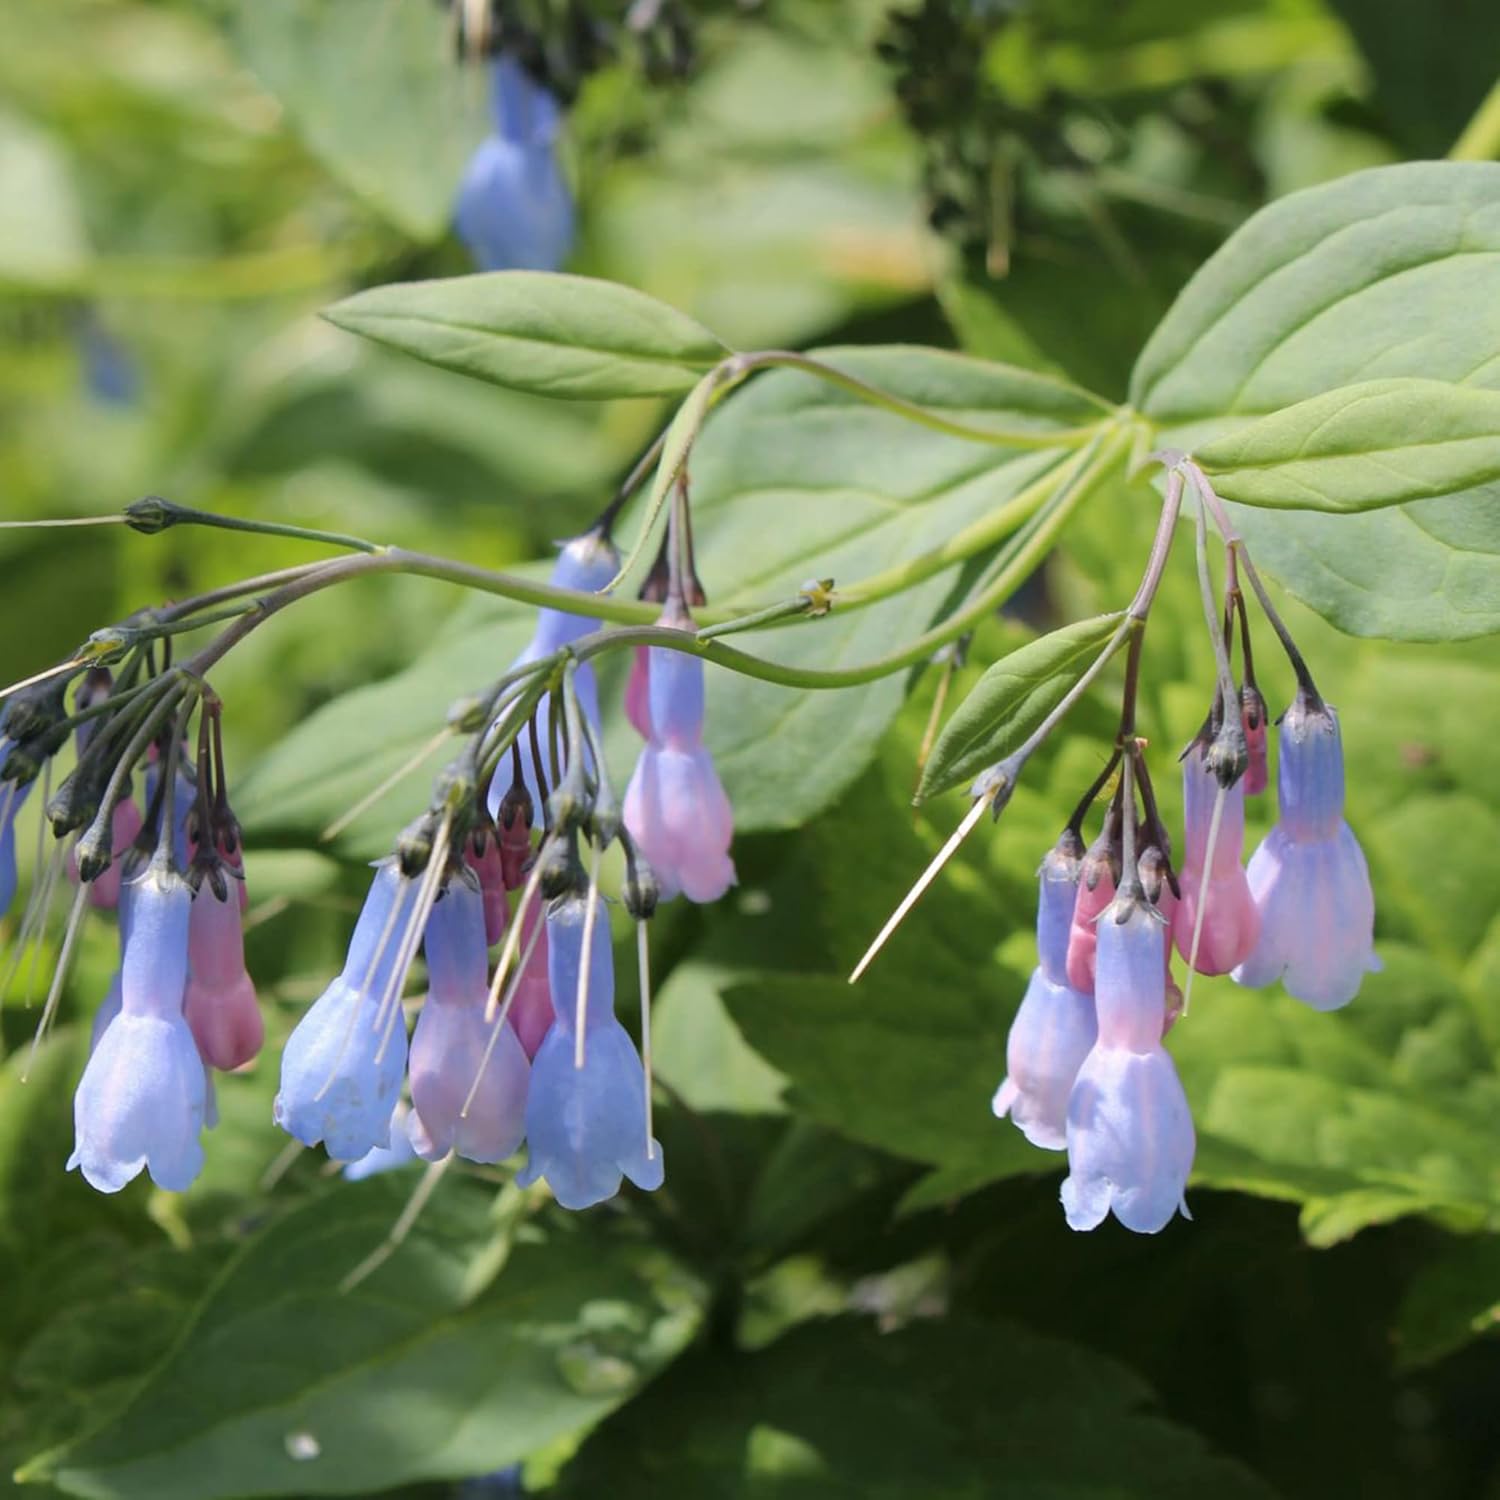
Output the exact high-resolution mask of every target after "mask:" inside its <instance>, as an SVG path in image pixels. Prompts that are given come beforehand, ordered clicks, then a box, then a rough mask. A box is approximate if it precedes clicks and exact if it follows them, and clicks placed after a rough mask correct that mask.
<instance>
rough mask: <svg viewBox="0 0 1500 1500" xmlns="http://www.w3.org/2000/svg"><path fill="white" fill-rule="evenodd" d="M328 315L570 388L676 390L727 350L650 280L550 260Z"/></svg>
mask: <svg viewBox="0 0 1500 1500" xmlns="http://www.w3.org/2000/svg"><path fill="white" fill-rule="evenodd" d="M323 315H324V317H326V318H327V319H328V320H329V322H331V323H334V324H336V325H337V326H338V327H340V328H344V329H347V330H348V331H349V332H350V333H358V334H361V335H363V336H364V337H365V338H369V339H374V340H376V342H378V343H382V344H389V345H391V346H392V347H393V348H396V349H400V350H402V351H403V352H405V353H407V354H412V355H415V356H416V357H417V358H418V359H423V360H426V361H427V362H428V363H429V364H434V365H439V366H441V367H442V368H443V369H445V370H457V371H458V372H459V373H461V374H464V375H476V376H478V377H479V379H481V380H488V381H492V382H493V383H494V384H495V385H503V386H509V387H510V388H511V389H513V390H518V391H531V392H533V393H535V394H537V395H542V396H558V397H566V398H570V399H582V400H595V401H601V400H611V399H614V398H617V397H622V396H675V395H678V394H680V393H681V392H684V391H687V390H690V389H691V388H692V387H693V386H694V385H695V384H696V383H697V381H698V378H699V377H700V376H701V375H703V374H704V373H705V372H706V371H707V370H709V369H711V368H712V367H713V366H714V365H716V364H717V363H718V362H719V361H720V360H721V359H723V358H724V357H725V355H726V354H727V353H728V352H729V351H728V350H727V349H725V347H724V346H723V345H722V344H721V343H720V342H719V341H718V340H717V339H716V338H715V337H714V336H713V335H712V334H711V333H709V331H708V330H707V329H706V328H704V327H702V326H701V325H700V324H698V323H695V322H694V321H693V320H692V319H691V318H689V317H687V316H686V315H685V314H683V313H680V312H678V311H677V310H676V309H675V308H671V307H668V306H667V305H666V303H664V302H658V301H656V300H655V299H654V298H652V297H648V296H646V295H645V294H644V293H643V292H637V291H634V290H633V289H632V288H630V287H628V286H620V285H619V284H617V283H615V282H611V281H595V280H592V279H590V278H588V277H584V276H563V275H550V274H548V273H547V272H544V271H493V272H489V273H487V274H484V275H478V276H454V277H450V278H448V279H446V280H441V281H409V282H394V283H392V284H390V285H387V286H377V287H371V288H370V289H369V290H368V291H364V292H357V293H355V295H354V296H352V297H346V298H345V299H344V300H343V301H342V302H336V303H334V305H333V306H332V307H330V308H328V309H327V310H326V311H325V313H324V314H323Z"/></svg>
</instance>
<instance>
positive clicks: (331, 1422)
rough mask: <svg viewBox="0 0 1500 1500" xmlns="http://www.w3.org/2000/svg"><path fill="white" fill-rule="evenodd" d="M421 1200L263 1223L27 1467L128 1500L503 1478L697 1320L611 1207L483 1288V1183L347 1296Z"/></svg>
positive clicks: (604, 1404)
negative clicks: (406, 1209)
mask: <svg viewBox="0 0 1500 1500" xmlns="http://www.w3.org/2000/svg"><path fill="white" fill-rule="evenodd" d="M405 1192H406V1189H405V1186H404V1185H403V1184H401V1183H399V1182H398V1183H391V1182H390V1181H383V1182H369V1183H361V1184H359V1185H358V1186H357V1187H342V1188H340V1189H338V1190H336V1191H335V1192H333V1193H331V1194H322V1195H319V1196H318V1197H317V1198H315V1199H314V1200H313V1201H311V1202H309V1203H306V1204H304V1205H303V1206H301V1207H299V1208H297V1209H295V1210H293V1211H292V1212H291V1213H289V1214H286V1215H284V1216H283V1217H281V1218H278V1219H277V1220H275V1221H274V1222H273V1223H272V1224H271V1225H269V1226H268V1227H267V1228H266V1229H264V1230H262V1231H260V1232H259V1233H257V1234H256V1235H254V1236H253V1237H252V1238H251V1239H250V1240H249V1241H248V1242H247V1244H246V1246H245V1248H244V1250H243V1251H242V1252H241V1253H240V1255H239V1256H238V1257H237V1258H236V1259H235V1260H234V1261H233V1262H232V1263H231V1264H230V1265H229V1266H228V1267H227V1268H226V1270H225V1271H224V1272H223V1274H222V1275H221V1276H220V1277H219V1278H218V1279H217V1280H216V1281H215V1282H213V1283H212V1284H211V1285H210V1286H209V1288H208V1290H207V1291H206V1292H205V1293H204V1295H203V1296H202V1297H201V1299H200V1300H199V1301H198V1303H197V1305H196V1306H195V1307H193V1309H192V1310H191V1311H190V1313H189V1315H188V1316H187V1318H186V1320H185V1322H184V1324H183V1327H182V1331H181V1336H180V1338H179V1340H178V1342H177V1343H176V1345H175V1346H174V1347H173V1348H172V1350H171V1352H170V1353H169V1354H168V1355H167V1357H166V1358H165V1359H164V1360H163V1361H162V1363H161V1364H160V1365H158V1366H157V1367H156V1369H155V1370H153V1371H152V1372H151V1374H150V1375H149V1376H148V1377H147V1378H146V1379H145V1381H144V1382H143V1383H142V1385H141V1386H140V1388H139V1390H138V1391H136V1393H135V1394H134V1396H133V1398H132V1399H131V1401H130V1403H129V1405H128V1406H127V1407H126V1408H125V1409H124V1410H123V1411H122V1412H120V1413H117V1414H115V1415H113V1416H111V1417H109V1418H107V1419H106V1420H105V1422H104V1424H103V1425H102V1426H100V1427H99V1428H97V1430H94V1431H92V1432H88V1433H86V1434H84V1435H82V1436H80V1437H79V1438H77V1439H76V1440H75V1441H73V1442H71V1443H68V1444H67V1445H65V1446H64V1447H63V1448H61V1449H57V1450H53V1451H51V1452H48V1453H45V1454H42V1455H40V1456H38V1457H37V1458H35V1459H33V1460H32V1462H31V1463H30V1464H29V1465H28V1466H27V1468H26V1470H25V1473H26V1477H27V1478H28V1479H33V1480H34V1479H42V1478H45V1479H47V1480H48V1481H49V1482H50V1483H52V1484H54V1485H56V1486H57V1487H58V1488H60V1489H63V1490H66V1491H67V1492H69V1493H70V1494H75V1495H88V1496H112V1497H114V1500H130V1497H132V1496H141V1497H146V1496H149V1497H151V1500H216V1497H221V1496H222V1497H230V1496H239V1495H246V1494H253V1495H306V1494H309V1493H312V1494H366V1495H367V1494H373V1493H375V1492H376V1491H380V1490H385V1489H388V1488H391V1487H393V1486H397V1485H403V1484H410V1483H413V1482H415V1481H418V1480H424V1479H457V1478H462V1477H466V1476H469V1475H473V1474H482V1473H486V1472H489V1471H491V1470H493V1469H497V1468H501V1467H503V1466H505V1465H507V1464H511V1463H515V1462H517V1461H518V1460H519V1459H521V1458H523V1457H525V1456H526V1455H527V1454H528V1453H530V1452H532V1451H533V1450H534V1449H536V1448H537V1447H538V1446H540V1445H543V1444H545V1443H547V1442H549V1441H552V1440H555V1439H557V1438H559V1437H563V1436H565V1435H566V1434H569V1433H572V1432H575V1431H577V1430H578V1429H580V1428H583V1427H587V1426H590V1425H592V1424H593V1423H595V1422H597V1421H598V1419H599V1418H600V1417H601V1416H602V1415H603V1414H604V1413H605V1412H607V1411H609V1410H610V1409H611V1408H613V1407H615V1406H617V1405H618V1404H619V1403H620V1402H621V1401H623V1400H625V1399H626V1398H627V1397H629V1396H631V1395H633V1394H634V1393H635V1392H636V1391H637V1390H639V1389H640V1387H641V1386H642V1385H643V1384H644V1383H645V1382H646V1381H647V1380H648V1379H649V1378H650V1377H651V1376H652V1375H654V1374H655V1373H656V1372H657V1371H658V1370H659V1369H660V1368H661V1367H662V1366H663V1365H664V1364H665V1363H666V1362H667V1361H668V1360H669V1359H670V1358H671V1357H672V1356H673V1355H674V1354H675V1353H676V1352H677V1351H678V1349H680V1348H681V1346H682V1344H683V1343H684V1342H685V1341H686V1339H687V1338H688V1337H689V1336H690V1334H691V1332H692V1325H693V1322H694V1304H693V1301H692V1298H691V1295H689V1297H688V1298H687V1299H683V1298H682V1296H681V1293H680V1291H678V1292H677V1296H676V1299H675V1306H674V1307H673V1308H672V1309H670V1310H669V1309H668V1307H667V1306H666V1305H665V1304H666V1302H667V1301H668V1300H670V1293H669V1292H668V1290H667V1289H666V1288H664V1287H662V1284H661V1277H662V1272H663V1270H664V1269H665V1267H664V1266H663V1264H662V1263H660V1262H658V1263H657V1264H655V1265H653V1264H652V1263H651V1258H650V1256H649V1255H648V1254H645V1253H643V1252H642V1250H641V1249H640V1247H638V1246H633V1245H630V1244H627V1243H625V1242H624V1241H623V1240H622V1239H621V1237H619V1236H612V1235H610V1234H609V1233H608V1231H607V1229H606V1226H605V1225H604V1223H603V1221H601V1220H599V1219H597V1218H596V1219H594V1220H592V1221H590V1222H585V1223H581V1224H579V1225H578V1226H577V1227H576V1228H573V1227H571V1226H570V1228H569V1231H568V1232H566V1233H554V1234H548V1235H546V1236H544V1237H543V1236H535V1237H533V1238H531V1239H530V1240H529V1241H528V1242H527V1243H525V1244H517V1245H516V1246H515V1247H514V1249H513V1250H512V1252H511V1254H510V1255H509V1258H508V1259H506V1260H505V1262H504V1264H503V1267H502V1269H501V1271H500V1273H499V1275H498V1276H496V1277H495V1278H494V1279H493V1280H492V1281H490V1282H488V1284H481V1285H478V1286H476V1282H479V1281H480V1279H481V1278H480V1275H479V1273H480V1271H481V1268H482V1266H483V1263H484V1260H485V1257H486V1256H489V1255H493V1253H494V1242H495V1232H494V1227H493V1223H492V1221H491V1219H490V1215H489V1201H488V1199H489V1195H488V1194H485V1193H483V1192H477V1191H472V1190H470V1185H462V1188H461V1190H460V1191H457V1192H448V1193H445V1194H442V1195H441V1199H440V1201H439V1200H434V1203H433V1204H431V1205H429V1210H428V1212H427V1213H425V1214H424V1215H423V1217H422V1219H421V1220H420V1221H419V1223H418V1224H417V1226H416V1228H415V1230H414V1232H413V1234H412V1236H411V1237H410V1238H409V1239H408V1240H407V1241H406V1242H405V1244H404V1245H403V1246H402V1248H401V1251H400V1253H399V1254H397V1255H396V1256H394V1257H393V1258H392V1259H391V1260H390V1261H389V1262H388V1263H387V1264H386V1265H384V1266H382V1267H381V1268H380V1269H379V1270H378V1271H376V1272H375V1273H374V1274H373V1275H372V1276H370V1277H369V1279H368V1280H366V1281H362V1282H360V1283H359V1284H358V1285H357V1286H355V1287H354V1288H353V1289H352V1290H350V1291H348V1292H340V1290H339V1280H340V1278H341V1277H342V1276H344V1275H345V1274H346V1273H347V1272H348V1271H350V1270H351V1269H353V1267H355V1266H356V1265H358V1264H359V1263H360V1261H361V1260H362V1259H363V1258H364V1257H365V1256H366V1255H368V1254H369V1252H370V1251H371V1250H373V1249H374V1248H375V1247H376V1246H377V1245H379V1244H380V1242H381V1239H382V1237H383V1236H384V1235H385V1234H386V1233H387V1231H388V1230H389V1227H390V1225H391V1223H392V1221H393V1219H394V1217H395V1215H396V1214H397V1213H398V1212H399V1211H400V1206H401V1202H402V1200H403V1198H404V1197H405ZM538 1240H540V1243H538V1242H537V1241H538ZM667 1274H668V1275H670V1272H668V1273H667ZM674 1290H675V1289H674ZM659 1292H660V1295H659ZM373 1410H379V1411H380V1412H382V1413H383V1415H382V1417H381V1420H380V1421H379V1422H378V1423H375V1424H372V1423H371V1422H370V1420H369V1414H370V1413H371V1411H373Z"/></svg>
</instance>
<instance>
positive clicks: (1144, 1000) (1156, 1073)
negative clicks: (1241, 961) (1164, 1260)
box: [1062, 889, 1196, 1234]
mask: <svg viewBox="0 0 1500 1500" xmlns="http://www.w3.org/2000/svg"><path fill="white" fill-rule="evenodd" d="M1094 1004H1095V1008H1096V1012H1097V1016H1098V1025H1099V1035H1098V1040H1097V1041H1096V1042H1095V1043H1094V1047H1093V1050H1092V1051H1091V1052H1090V1053H1089V1055H1088V1056H1087V1057H1086V1058H1085V1059H1084V1061H1083V1066H1082V1067H1081V1068H1080V1069H1079V1070H1078V1077H1077V1078H1076V1079H1075V1080H1074V1083H1073V1092H1072V1094H1071V1096H1070V1097H1069V1100H1068V1130H1067V1135H1068V1142H1067V1143H1068V1168H1069V1171H1068V1176H1067V1177H1066V1178H1065V1179H1064V1181H1063V1185H1062V1202H1063V1208H1064V1209H1065V1211H1066V1212H1067V1216H1068V1223H1069V1225H1070V1226H1071V1227H1072V1228H1074V1229H1093V1228H1095V1227H1096V1226H1097V1225H1098V1224H1100V1223H1102V1222H1103V1220H1104V1218H1105V1216H1106V1215H1107V1214H1109V1213H1110V1212H1113V1213H1114V1215H1115V1217H1116V1218H1117V1219H1119V1221H1120V1222H1121V1223H1122V1224H1123V1225H1124V1226H1125V1227H1126V1228H1127V1229H1133V1230H1135V1231H1136V1232H1137V1233H1139V1234H1155V1233H1156V1232H1157V1230H1159V1229H1162V1228H1164V1227H1165V1226H1166V1224H1167V1222H1168V1221H1169V1220H1170V1219H1171V1218H1172V1215H1173V1214H1175V1213H1176V1212H1177V1211H1178V1209H1179V1208H1180V1209H1181V1210H1182V1212H1183V1213H1184V1214H1186V1213H1187V1203H1186V1201H1185V1199H1184V1197H1183V1194H1184V1191H1185V1189H1186V1186H1187V1178H1188V1172H1189V1171H1190V1170H1191V1168H1192V1165H1193V1152H1194V1149H1195V1146H1196V1141H1195V1138H1194V1135H1193V1120H1192V1115H1191V1114H1190V1112H1189V1110H1188V1103H1187V1096H1186V1095H1185V1094H1184V1093H1183V1091H1182V1083H1181V1080H1179V1078H1178V1077H1177V1069H1176V1068H1175V1067H1174V1066H1173V1063H1172V1059H1171V1057H1170V1056H1169V1055H1168V1053H1167V1051H1166V1049H1165V1048H1164V1047H1163V1046H1162V1044H1161V1035H1162V1027H1163V1024H1164V1021H1165V1017H1166V966H1165V965H1164V964H1163V962H1162V928H1161V919H1160V917H1158V916H1157V915H1156V913H1155V912H1154V911H1153V910H1152V909H1151V907H1150V906H1149V905H1148V904H1147V903H1146V902H1145V900H1144V899H1142V898H1140V897H1139V896H1138V895H1136V894H1135V893H1134V892H1132V891H1130V890H1129V889H1127V891H1126V892H1125V893H1124V894H1122V895H1120V896H1119V897H1117V898H1116V899H1115V901H1114V902H1113V904H1111V906H1110V907H1109V908H1108V909H1107V910H1106V911H1105V913H1104V915H1103V916H1102V917H1101V918H1100V919H1099V946H1098V957H1097V966H1096V970H1095V979H1094Z"/></svg>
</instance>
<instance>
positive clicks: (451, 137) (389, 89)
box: [230, 0, 488, 240]
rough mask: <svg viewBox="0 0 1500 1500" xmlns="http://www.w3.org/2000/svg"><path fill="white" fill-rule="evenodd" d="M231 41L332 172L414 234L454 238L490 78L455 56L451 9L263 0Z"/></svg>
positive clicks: (241, 16) (241, 11)
mask: <svg viewBox="0 0 1500 1500" xmlns="http://www.w3.org/2000/svg"><path fill="white" fill-rule="evenodd" d="M230 37H231V39H232V41H233V43H234V45H235V47H236V49H237V50H238V51H239V54H240V56H241V57H242V58H243V59H244V61H245V64H246V65H247V66H248V67H249V69H250V70H251V72H253V73H255V74H256V75H257V77H258V78H259V79H260V81H261V82H262V84H264V85H265V87H266V88H267V89H268V90H269V91H270V92H271V93H272V94H274V95H275V96H276V98H277V99H278V100H279V101H280V103H281V105H282V107H283V108H284V109H285V110H286V112H287V116H288V118H289V119H290V121H291V123H292V126H293V128H294V129H295V130H296V131H297V133H298V134H299V135H300V136H301V137H302V139H303V140H304V141H305V143H306V144H307V147H308V149H309V150H310V151H312V152H313V153H314V154H315V155H316V156H317V157H318V158H319V159H320V160H321V161H322V162H323V163H324V165H325V166H327V168H328V169H329V170H330V171H331V172H333V173H334V174H335V175H336V176H337V177H339V178H340V179H341V180H342V181H343V182H344V183H345V184H347V185H348V186H349V187H350V188H352V189H353V190H354V191H355V192H356V193H358V194H359V195H360V196H361V197H362V198H364V199H366V200H367V201H368V202H369V204H370V205H371V207H373V208H374V209H376V210H377V211H378V212H379V213H381V214H382V215H384V216H385V217H386V218H387V219H389V220H390V221H391V222H392V223H393V224H395V225H397V226H398V227H399V228H401V229H403V230H405V231H406V233H408V234H410V235H412V236H413V237H415V238H417V239H422V240H430V239H436V238H437V237H438V236H439V235H441V234H442V233H443V231H444V230H445V229H446V227H447V224H448V221H449V218H450V216H451V214H452V211H453V200H454V198H455V196H456V194H457V191H458V185H459V181H460V179H461V178H462V176H463V169H464V164H465V163H466V161H467V160H468V158H469V155H470V153H471V152H472V151H473V149H474V147H475V146H477V145H478V144H479V141H480V140H481V139H482V137H483V135H484V131H485V128H486V122H487V119H488V107H487V92H488V78H487V76H486V74H485V73H484V71H483V70H482V69H464V68H462V67H460V65H459V64H458V63H457V62H455V61H454V57H453V44H452V38H451V35H450V33H449V22H448V19H447V17H446V16H445V15H444V14H443V11H442V9H441V8H440V7H437V6H431V5H404V4H398V3H395V0H382V3H377V4H373V5H372V4H369V3H367V0H255V3H253V4H248V5H244V4H242V5H236V6H234V7H233V20H232V23H231V25H230Z"/></svg>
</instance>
